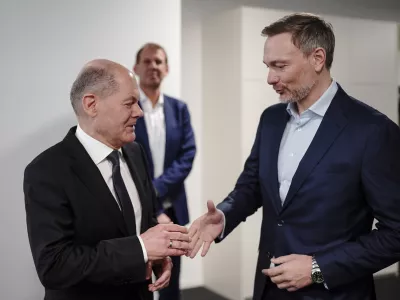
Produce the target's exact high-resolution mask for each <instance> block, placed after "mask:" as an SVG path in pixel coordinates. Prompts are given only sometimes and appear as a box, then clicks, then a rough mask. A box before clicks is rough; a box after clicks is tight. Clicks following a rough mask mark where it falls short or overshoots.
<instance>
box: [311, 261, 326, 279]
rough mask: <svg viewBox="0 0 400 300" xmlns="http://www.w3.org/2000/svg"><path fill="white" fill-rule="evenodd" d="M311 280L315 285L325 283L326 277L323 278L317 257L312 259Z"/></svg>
mask: <svg viewBox="0 0 400 300" xmlns="http://www.w3.org/2000/svg"><path fill="white" fill-rule="evenodd" d="M311 280H312V282H313V283H323V282H324V276H322V272H321V269H320V268H319V266H318V264H317V261H316V260H315V257H314V256H313V257H312V268H311Z"/></svg>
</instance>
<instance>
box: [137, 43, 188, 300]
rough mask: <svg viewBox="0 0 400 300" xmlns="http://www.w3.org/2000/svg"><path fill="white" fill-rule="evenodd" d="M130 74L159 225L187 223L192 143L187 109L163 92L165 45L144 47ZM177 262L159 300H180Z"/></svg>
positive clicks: (139, 52)
mask: <svg viewBox="0 0 400 300" xmlns="http://www.w3.org/2000/svg"><path fill="white" fill-rule="evenodd" d="M134 71H135V73H136V74H137V75H138V77H139V79H140V83H139V87H140V89H139V90H140V103H139V104H140V106H141V108H142V109H143V112H144V118H142V119H139V120H138V122H137V124H136V135H137V137H136V140H137V142H139V143H140V144H142V146H143V148H144V150H145V152H146V155H147V159H148V161H149V168H150V174H151V178H152V179H153V184H154V188H155V191H156V195H157V199H158V204H159V208H158V217H157V219H158V222H159V223H169V222H174V223H177V224H179V225H182V226H183V225H186V224H187V223H188V222H189V213H188V207H187V200H186V192H185V186H184V181H185V179H186V177H187V176H188V175H189V173H190V171H191V169H192V163H193V160H194V157H195V154H196V145H195V139H194V134H193V130H192V126H191V123H190V114H189V111H188V108H187V105H186V104H185V103H183V102H182V101H180V100H178V99H175V98H172V97H169V96H167V95H165V94H163V93H162V92H161V83H162V81H163V79H164V78H165V76H166V75H167V74H168V58H167V54H166V52H165V50H164V48H163V47H161V46H160V45H157V44H154V43H148V44H145V45H144V46H143V47H142V48H141V49H140V50H139V51H138V52H137V54H136V63H135V66H134ZM180 261H181V260H180V258H179V257H173V258H172V262H173V265H174V267H173V269H172V275H171V280H170V283H169V286H168V287H167V288H165V289H163V290H161V291H160V300H179V299H180V289H179V273H180Z"/></svg>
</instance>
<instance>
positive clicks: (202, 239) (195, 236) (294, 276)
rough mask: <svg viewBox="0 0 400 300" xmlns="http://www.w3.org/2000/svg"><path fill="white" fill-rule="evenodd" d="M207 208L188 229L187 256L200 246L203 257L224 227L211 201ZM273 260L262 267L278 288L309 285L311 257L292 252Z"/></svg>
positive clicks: (295, 288)
mask: <svg viewBox="0 0 400 300" xmlns="http://www.w3.org/2000/svg"><path fill="white" fill-rule="evenodd" d="M207 208H208V211H207V213H205V214H204V215H202V216H201V217H199V218H198V219H197V220H195V221H194V222H193V224H192V226H191V227H190V229H189V236H190V238H191V242H190V250H189V251H188V253H187V254H186V255H187V256H189V257H191V258H194V257H195V256H196V254H197V252H198V251H199V250H200V248H201V247H203V248H202V252H201V256H205V255H206V254H207V252H208V250H209V249H210V246H211V243H212V242H213V241H214V240H215V239H216V238H217V237H219V236H220V235H221V234H222V233H223V230H224V215H223V213H222V212H221V211H219V210H217V209H216V208H215V206H214V203H213V202H212V201H208V202H207ZM271 262H272V263H274V264H275V265H278V266H276V267H272V268H269V269H264V270H262V273H263V274H264V275H266V276H268V277H269V278H270V279H271V281H272V282H273V283H275V284H276V285H277V287H278V288H279V289H286V290H288V291H289V292H294V291H297V290H298V289H301V288H304V287H306V286H308V285H311V284H312V280H311V269H312V257H311V256H308V255H299V254H291V255H286V256H281V257H278V258H273V259H272V260H271Z"/></svg>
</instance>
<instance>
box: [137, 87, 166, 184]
mask: <svg viewBox="0 0 400 300" xmlns="http://www.w3.org/2000/svg"><path fill="white" fill-rule="evenodd" d="M139 90H140V104H141V105H142V110H143V113H144V121H145V124H146V130H147V135H148V137H149V146H150V151H151V157H152V159H153V165H154V178H157V177H160V176H161V175H162V173H163V172H164V157H165V134H166V133H165V116H164V95H163V94H162V93H160V97H159V98H158V101H157V103H156V105H155V106H154V107H153V103H152V102H151V100H150V99H149V98H147V96H146V94H145V93H144V92H143V91H142V90H141V89H139Z"/></svg>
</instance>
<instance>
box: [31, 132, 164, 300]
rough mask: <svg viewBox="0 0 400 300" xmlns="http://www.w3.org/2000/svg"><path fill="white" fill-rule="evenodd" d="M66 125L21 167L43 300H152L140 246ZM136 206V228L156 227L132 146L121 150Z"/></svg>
mask: <svg viewBox="0 0 400 300" xmlns="http://www.w3.org/2000/svg"><path fill="white" fill-rule="evenodd" d="M75 131H76V127H74V128H71V130H70V131H69V133H68V134H67V136H66V137H65V139H64V140H63V141H62V142H60V143H58V144H56V145H55V146H53V147H51V148H49V149H48V150H46V151H44V152H43V153H42V154H40V155H39V156H38V157H36V158H35V159H34V160H33V161H32V162H31V163H30V164H29V165H28V166H27V168H26V170H25V177H24V193H25V206H26V215H27V227H28V235H29V241H30V245H31V250H32V255H33V259H34V262H35V266H36V269H37V272H38V275H39V279H40V281H41V282H42V284H43V285H44V287H45V299H49V300H67V299H68V300H101V299H104V300H105V299H107V300H109V299H113V300H125V299H126V300H128V299H129V300H132V299H143V300H145V299H146V300H148V299H152V294H151V293H150V292H148V290H147V283H146V279H145V274H146V269H145V263H144V257H143V251H142V247H141V245H140V242H139V239H138V238H137V236H128V233H127V229H126V227H125V225H124V221H123V217H122V213H121V211H120V210H119V207H118V205H117V203H116V201H115V199H114V197H113V195H112V194H111V192H110V190H109V188H108V187H107V185H106V183H105V181H104V179H103V177H102V175H101V173H100V171H99V169H98V168H97V166H96V165H95V164H94V163H93V161H92V159H91V158H90V156H89V154H88V153H87V152H86V150H85V149H84V147H83V146H82V144H81V143H80V142H79V140H78V139H77V138H76V136H75ZM123 152H124V157H125V159H126V161H127V164H128V166H129V169H130V171H131V174H132V177H133V179H134V182H135V185H136V188H137V190H138V194H139V197H140V201H141V204H142V224H141V232H144V231H146V230H147V229H148V228H149V227H151V226H154V225H155V224H156V220H155V211H154V209H153V207H154V205H153V201H155V195H154V191H153V189H152V184H151V179H150V177H149V175H148V172H147V166H146V163H145V156H144V153H143V151H142V150H141V147H140V146H139V144H137V143H132V144H130V145H127V146H125V147H123Z"/></svg>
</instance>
